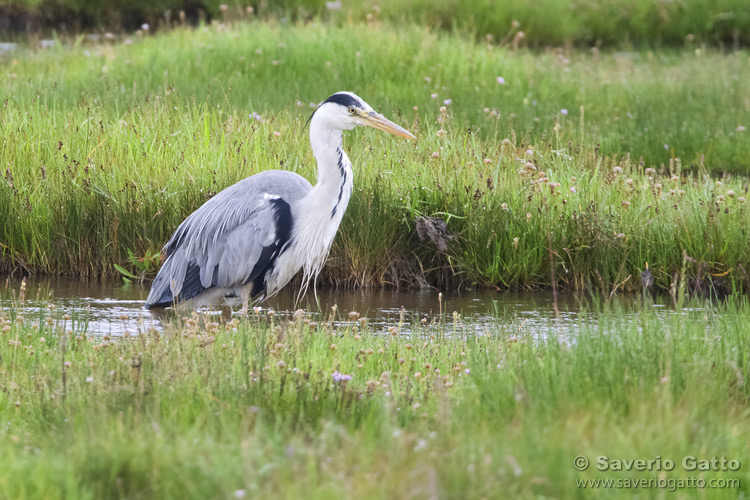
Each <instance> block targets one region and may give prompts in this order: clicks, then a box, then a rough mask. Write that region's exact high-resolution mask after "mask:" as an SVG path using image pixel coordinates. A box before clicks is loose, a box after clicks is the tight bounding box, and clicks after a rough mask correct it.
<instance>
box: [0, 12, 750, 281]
mask: <svg viewBox="0 0 750 500" xmlns="http://www.w3.org/2000/svg"><path fill="white" fill-rule="evenodd" d="M373 41H377V43H373ZM2 65H3V66H4V67H3V70H4V71H3V73H2V75H3V76H2V77H0V78H2V80H0V87H1V88H2V89H3V94H4V99H3V101H2V104H1V105H0V136H1V137H2V138H3V140H2V143H0V158H2V177H0V213H2V214H4V215H6V217H5V219H4V223H3V224H2V225H0V250H1V251H2V253H1V254H0V271H2V272H13V271H15V272H18V271H21V272H40V273H63V274H68V275H74V276H89V277H93V276H117V274H118V273H117V272H116V271H115V269H114V265H115V264H119V265H126V266H130V264H128V251H133V252H134V254H135V255H136V257H141V256H144V255H146V254H147V252H149V251H150V252H156V251H158V250H159V248H160V247H161V246H162V245H163V244H164V242H165V241H166V240H167V239H168V237H169V236H170V235H171V233H172V231H173V230H174V228H175V227H176V225H177V224H179V222H180V221H182V220H183V219H184V218H185V217H186V216H187V215H188V214H189V213H190V212H192V211H193V210H195V209H196V208H197V207H199V206H200V205H201V204H202V203H203V202H204V201H205V200H206V199H207V198H208V197H209V196H211V195H212V194H214V193H216V192H218V191H219V190H221V189H222V188H224V187H226V186H228V185H230V184H232V183H234V182H237V181H238V180H240V179H241V178H243V177H246V176H248V175H251V174H254V173H256V172H258V171H261V170H265V169H269V168H283V169H288V170H293V171H296V172H299V173H301V174H302V175H304V176H306V177H307V178H309V179H311V180H314V178H315V165H314V160H313V158H312V155H311V153H310V149H309V145H308V142H307V130H306V129H305V126H304V124H305V121H306V119H307V117H308V116H309V114H310V112H311V109H310V106H309V104H310V103H311V102H317V101H319V100H321V99H323V98H325V97H326V96H328V95H330V94H331V93H332V92H334V91H337V90H342V89H349V90H353V91H355V92H357V93H358V94H360V95H361V96H362V97H364V98H365V99H366V100H367V101H369V102H370V104H372V105H373V106H375V107H376V108H378V109H381V110H382V111H383V112H384V113H385V114H386V115H387V116H389V117H391V118H393V119H394V120H395V121H397V122H399V123H401V124H403V125H405V126H407V127H409V128H410V129H411V130H412V131H413V132H414V133H415V134H416V135H417V136H418V138H419V140H418V142H417V143H416V145H415V144H413V143H411V144H410V143H407V142H406V141H403V140H400V139H398V138H393V137H390V136H385V135H383V134H380V133H377V132H374V131H360V130H358V131H355V132H353V133H352V134H351V136H350V137H346V138H345V139H344V142H345V147H346V148H347V151H348V152H349V154H350V156H351V158H352V160H353V162H354V166H355V176H356V178H355V191H354V195H353V198H352V200H351V203H350V206H349V209H348V212H347V214H346V216H345V218H344V221H343V223H342V228H341V231H340V234H339V236H338V237H337V239H336V242H335V244H334V248H333V251H332V254H331V259H330V261H329V264H328V266H327V267H326V270H325V271H324V275H323V276H322V279H323V281H324V282H327V283H336V284H340V285H362V286H369V285H378V284H392V285H393V284H406V285H410V284H411V285H413V284H414V280H415V278H416V277H418V278H419V279H424V280H425V281H427V282H428V283H431V284H435V285H456V284H457V283H460V282H463V283H464V284H465V285H472V284H477V285H480V286H497V287H500V288H503V289H505V288H518V287H526V288H529V287H530V288H533V287H547V286H550V285H551V282H552V277H551V273H550V251H549V249H550V245H549V244H550V243H551V249H552V257H553V267H554V269H555V281H556V282H557V284H558V285H560V286H565V287H568V288H572V289H578V290H581V289H589V290H592V289H596V290H599V289H603V290H604V291H605V292H607V293H610V292H611V291H612V290H614V289H638V288H639V287H640V284H639V280H638V276H639V273H640V271H641V269H642V268H643V263H644V262H645V261H648V262H649V263H650V266H651V268H652V270H654V272H655V276H656V283H657V287H659V288H661V289H662V290H669V289H670V287H671V286H672V285H673V283H677V282H679V281H680V277H679V276H681V277H682V282H683V283H685V282H688V286H690V287H693V286H695V284H696V283H700V282H702V283H703V290H704V291H705V289H706V286H708V285H707V284H708V283H709V282H713V286H715V287H717V288H719V289H720V291H732V290H745V291H746V290H747V289H748V288H749V287H750V280H749V279H748V276H747V269H750V251H749V250H748V246H747V235H746V228H747V227H750V216H749V215H748V211H747V209H746V206H745V199H746V197H747V190H748V187H749V185H750V182H748V178H747V177H746V176H745V174H746V173H747V172H748V168H749V167H750V141H748V139H747V134H748V132H747V131H743V128H742V127H748V126H750V59H749V58H748V54H746V53H744V52H735V53H730V54H724V53H721V52H716V51H710V50H709V51H692V50H689V51H677V52H674V51H661V52H655V53H651V52H634V53H627V54H620V53H606V52H601V53H598V54H592V53H590V52H578V51H549V52H532V51H528V50H518V51H514V50H511V49H508V48H502V47H494V48H487V47H486V46H485V45H483V44H482V45H480V44H476V43H474V42H471V41H469V40H467V39H465V38H462V37H460V36H458V35H451V34H444V33H443V34H439V35H436V34H432V33H430V32H428V31H426V30H423V29H419V28H414V27H411V28H400V29H395V28H393V27H388V26H385V25H384V26H379V27H378V26H375V27H373V26H364V25H352V26H346V27H341V28H337V27H332V26H322V25H310V26H295V27H275V26H273V25H267V24H260V23H253V24H241V25H237V26H234V27H232V28H222V27H207V28H201V29H198V30H177V31H174V32H171V33H169V34H164V35H162V36H157V37H146V38H138V37H136V38H135V40H134V43H133V44H132V45H127V44H116V45H112V46H109V45H96V46H86V45H80V44H79V45H76V46H75V47H60V48H57V49H53V50H50V51H42V52H33V51H28V50H22V51H20V52H15V53H10V55H9V56H6V58H5V60H4V61H3V62H2ZM498 76H502V77H503V78H504V81H505V84H504V85H502V84H499V83H498V82H497V77H498ZM433 93H436V94H438V97H437V98H435V99H433V98H432V97H431V94H433ZM445 99H451V101H452V102H451V103H450V104H449V105H444V104H443V101H444V100H445ZM415 106H416V107H417V111H414V110H413V108H414V107H415ZM441 106H445V107H446V110H445V111H441V110H440V107H441ZM562 110H567V114H564V112H563V111H562ZM252 112H257V113H260V115H261V116H262V117H263V121H256V120H254V119H253V118H251V117H250V116H249V115H250V113H252ZM738 127H739V129H738ZM441 130H442V131H441ZM275 132H278V133H279V134H280V135H279V136H277V135H276V134H275ZM526 162H528V163H529V165H528V166H526ZM650 168H653V169H652V170H649V169H650ZM620 169H621V170H620ZM520 170H524V171H523V172H520ZM542 173H543V174H542ZM709 173H710V174H711V175H708V174H709ZM540 180H541V182H537V181H540ZM558 183H559V185H557V184H558ZM552 186H556V187H552ZM628 204H629V205H628ZM418 215H428V216H436V217H440V218H442V219H444V220H446V221H447V222H448V227H449V229H450V230H451V231H452V232H453V233H455V234H456V240H455V241H454V242H453V243H452V244H451V246H450V247H449V251H448V253H447V254H445V255H444V254H436V252H435V250H434V248H433V247H432V246H431V244H429V243H423V242H420V241H419V240H418V239H417V238H416V235H415V233H414V218H415V216H418ZM516 238H517V240H516ZM693 259H694V260H693ZM130 269H132V266H130ZM676 274H677V275H679V276H678V278H675V275H676ZM712 274H713V276H712ZM675 280H676V281H675Z"/></svg>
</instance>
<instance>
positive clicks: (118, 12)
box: [0, 0, 750, 47]
mask: <svg viewBox="0 0 750 500" xmlns="http://www.w3.org/2000/svg"><path fill="white" fill-rule="evenodd" d="M248 7H250V8H251V9H252V10H250V11H248ZM180 11H183V12H184V13H185V14H186V17H187V19H188V21H192V22H195V21H197V20H198V19H199V18H200V17H203V18H204V19H206V18H212V19H214V20H221V21H223V22H231V21H234V20H247V19H262V20H267V19H281V18H283V19H286V20H292V21H302V22H305V21H310V20H324V21H326V22H329V23H334V24H345V23H348V22H352V21H354V22H365V21H369V22H388V23H396V24H411V23H417V24H421V25H424V26H430V27H432V28H434V29H442V30H446V31H452V30H459V31H461V32H462V33H465V34H471V35H475V36H476V37H477V38H484V37H485V36H487V35H489V36H492V37H493V38H494V39H495V40H496V41H505V42H506V43H517V44H521V45H530V46H536V47H539V46H545V47H548V46H558V45H564V44H576V45H586V46H591V45H594V44H596V45H597V46H602V45H603V46H615V47H625V46H628V45H630V44H634V45H636V46H641V47H643V46H650V47H653V46H664V45H671V46H682V45H683V44H685V43H688V44H691V43H693V42H697V43H708V44H712V45H726V46H737V45H741V44H744V45H746V44H748V43H750V6H748V4H747V2H745V1H743V0H687V1H683V2H654V1H651V0H631V1H628V0H609V1H607V2H601V1H594V0H583V1H572V0H537V1H535V2H520V3H509V2H462V1H460V0H439V1H432V0H429V1H428V0H416V1H410V2H401V1H398V0H379V1H378V2H377V3H373V2H370V1H363V0H348V1H343V2H326V1H322V0H273V1H268V2H259V1H256V0H234V1H225V0H203V1H200V2H188V1H185V0H159V1H158V2H152V1H147V0H130V1H125V0H106V1H98V2H91V1H89V0H3V1H0V13H4V14H5V15H7V16H10V17H11V19H12V20H14V21H15V23H16V29H19V30H28V29H31V31H32V32H33V31H34V30H35V29H41V28H45V27H46V28H53V29H59V28H60V25H61V23H64V24H65V25H66V26H67V28H68V29H70V28H73V29H76V28H79V29H80V28H86V29H96V28H99V29H111V30H112V29H123V28H124V29H126V30H135V29H138V28H139V27H140V26H141V24H142V23H144V22H148V23H151V24H152V25H153V27H154V28H156V27H157V26H159V27H160V28H161V29H163V28H164V27H167V26H170V25H171V24H173V23H180V22H184V18H183V20H182V21H181V18H180V15H179V12H180ZM518 33H521V35H518Z"/></svg>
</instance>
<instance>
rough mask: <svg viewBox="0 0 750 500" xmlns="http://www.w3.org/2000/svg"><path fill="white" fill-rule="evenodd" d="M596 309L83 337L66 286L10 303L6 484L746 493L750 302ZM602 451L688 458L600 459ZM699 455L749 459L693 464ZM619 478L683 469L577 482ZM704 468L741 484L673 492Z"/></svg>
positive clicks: (263, 319) (153, 489)
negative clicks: (380, 330) (383, 326)
mask: <svg viewBox="0 0 750 500" xmlns="http://www.w3.org/2000/svg"><path fill="white" fill-rule="evenodd" d="M5 293H7V291H6V292H5ZM16 304H17V305H19V306H20V305H22V299H19V298H18V295H16ZM695 305H697V304H695ZM591 307H592V308H595V309H597V310H599V311H600V312H601V313H602V314H600V315H599V316H598V319H597V322H596V325H594V324H589V323H585V324H582V325H581V327H580V332H578V333H577V336H576V337H575V339H570V338H563V337H561V338H558V337H556V336H554V332H555V328H554V320H551V321H552V323H551V324H550V330H549V331H550V332H553V333H552V336H551V337H549V338H540V337H539V335H538V333H537V332H534V331H531V330H530V329H528V328H527V327H525V326H524V325H523V324H522V323H519V322H518V321H517V320H516V319H514V318H506V317H502V316H501V317H499V318H498V320H497V322H496V323H495V326H492V327H488V328H487V329H485V330H482V331H480V332H477V331H476V329H475V328H474V326H473V325H472V324H471V321H470V320H465V319H464V318H462V317H461V316H460V315H456V314H451V313H450V312H448V313H447V314H444V315H442V316H441V315H438V314H435V315H434V316H432V315H428V316H424V322H422V321H421V320H422V318H423V316H415V317H414V318H410V317H406V318H404V320H403V321H405V322H406V323H407V324H408V323H413V324H411V325H410V327H411V328H412V330H416V331H417V332H418V334H415V335H413V336H411V337H407V336H404V335H402V334H400V324H399V323H394V324H393V325H392V329H391V333H392V334H391V335H374V334H372V333H371V332H370V331H369V328H368V327H367V324H366V323H361V322H360V321H359V320H358V319H357V317H356V313H354V312H350V311H341V312H340V313H338V315H337V314H336V313H334V312H331V313H330V314H331V317H330V319H333V318H337V319H342V318H343V319H344V320H345V323H344V324H341V325H340V326H336V327H332V326H329V325H328V323H327V321H322V322H319V323H314V322H313V323H311V322H310V321H309V320H308V319H306V317H305V316H304V315H300V314H301V313H298V314H297V315H295V317H294V318H289V317H287V318H282V317H278V316H271V315H268V314H266V311H263V314H262V315H252V317H250V318H248V319H247V320H242V321H239V320H233V321H232V322H230V323H229V324H216V323H210V321H212V320H211V319H208V321H209V323H208V324H204V323H203V322H202V318H198V317H193V318H186V319H184V320H182V326H174V327H172V328H168V329H167V330H165V332H162V333H155V332H143V333H142V334H138V335H136V332H133V335H132V336H131V337H130V338H125V339H119V340H112V339H108V338H107V337H105V338H101V337H87V336H86V335H85V333H84V332H85V321H84V320H83V319H82V318H80V317H73V318H70V317H65V316H62V313H59V312H58V311H57V310H56V309H55V308H54V306H51V307H50V308H48V309H45V310H42V311H40V312H37V313H34V314H33V315H29V316H28V317H25V318H24V317H22V316H21V315H20V314H19V313H18V312H17V311H18V309H16V308H15V307H10V308H6V309H5V310H4V311H3V312H2V313H0V314H1V315H2V316H0V325H1V326H0V328H2V342H0V386H1V387H2V390H1V391H0V418H2V421H3V426H2V427H0V467H2V470H3V471H4V473H3V474H2V476H0V497H2V498H13V499H18V500H21V499H25V498H60V497H66V498H130V499H138V498H156V497H158V498H165V499H170V498H202V499H203V498H242V497H243V495H244V496H245V497H246V498H270V497H273V498H300V497H304V498H352V497H356V498H373V499H374V498H415V499H418V498H425V499H427V498H532V497H533V498H539V497H550V498H632V497H633V496H634V494H638V495H639V496H640V497H642V498H662V497H663V496H664V495H669V496H670V498H677V499H683V498H706V497H710V498H717V499H721V498H727V499H728V498H738V496H741V495H742V494H744V495H747V493H748V485H749V484H750V475H749V474H748V471H747V463H750V453H749V452H748V448H747V443H748V440H749V439H750V423H749V422H750V419H748V410H747V405H748V397H749V396H750V393H748V388H747V385H746V383H745V381H747V380H748V377H750V368H749V365H748V362H747V360H748V357H749V356H750V347H749V346H748V343H747V338H748V337H749V336H750V326H748V323H747V321H745V320H744V318H746V317H747V314H748V313H750V310H748V305H747V304H746V303H744V302H743V303H737V304H735V303H730V304H725V305H723V306H720V307H718V308H712V307H711V306H705V305H704V306H703V307H702V308H700V307H699V308H692V309H691V310H690V311H691V312H685V313H683V314H680V313H667V314H663V312H662V314H659V315H657V313H656V312H655V310H654V309H649V310H644V311H643V312H641V313H639V314H638V315H637V316H636V319H635V320H633V316H632V315H629V314H628V315H625V314H622V311H618V310H612V309H607V308H601V309H600V306H597V305H595V304H593V305H591ZM438 310H440V307H439V306H438V304H437V303H436V304H435V308H434V311H438ZM324 314H325V313H324ZM579 455H583V456H585V457H587V458H588V459H589V460H590V461H591V467H590V468H589V469H588V470H587V471H585V472H577V471H576V469H575V468H574V462H573V461H574V458H575V457H576V456H579ZM598 456H607V457H609V458H610V459H617V460H625V459H628V460H632V459H639V458H642V459H651V458H655V457H662V459H664V460H666V459H669V460H673V461H674V462H675V463H676V467H674V469H673V470H664V469H662V470H658V469H655V470H654V469H652V470H650V471H643V472H636V471H628V472H613V471H601V470H597V469H596V467H595V464H596V463H597V462H596V460H597V459H596V457H598ZM689 456H696V457H698V458H700V459H710V458H711V457H714V456H716V457H722V456H723V457H726V458H727V459H728V460H729V459H736V460H739V461H740V462H741V468H740V470H739V471H733V470H715V469H714V470H708V471H705V470H704V471H689V470H685V469H684V468H683V466H682V460H683V457H689ZM618 478H620V479H622V478H628V479H644V480H649V479H652V478H653V479H654V480H656V479H657V478H661V479H662V480H664V481H665V484H666V485H667V486H665V487H664V488H657V487H649V488H638V489H637V490H635V491H634V490H632V489H627V488H626V489H614V488H613V489H605V488H601V489H596V490H595V491H588V489H584V488H581V487H579V486H577V485H576V480H585V479H618ZM689 478H695V479H694V480H704V481H706V482H707V483H708V482H709V481H716V480H719V481H726V480H733V481H734V480H739V488H738V487H737V485H733V486H731V487H726V488H722V489H711V488H708V487H706V488H695V487H693V488H689V487H688V488H679V487H677V488H676V491H674V492H668V490H669V488H670V487H669V486H668V485H669V484H670V483H668V482H666V481H671V482H672V483H671V484H675V483H674V482H676V481H678V480H687V479H689ZM738 490H739V491H738Z"/></svg>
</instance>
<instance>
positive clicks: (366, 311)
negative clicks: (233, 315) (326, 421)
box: [0, 278, 672, 337]
mask: <svg viewBox="0 0 750 500" xmlns="http://www.w3.org/2000/svg"><path fill="white" fill-rule="evenodd" d="M20 284H21V282H20V280H7V281H6V282H5V283H4V285H3V286H1V287H0V306H2V307H3V308H8V307H10V305H11V301H13V300H15V301H16V307H17V308H18V307H19V306H18V303H17V302H18V300H17V295H18V290H19V288H20ZM14 295H15V296H16V298H15V299H14V298H13V297H14ZM147 295H148V287H147V286H142V285H135V284H130V285H125V284H119V283H86V282H82V281H70V280H65V279H54V278H53V279H29V280H28V281H27V285H26V292H25V302H24V304H23V306H22V307H21V310H22V313H23V314H24V316H26V318H27V319H31V318H33V317H34V316H35V315H38V316H39V317H40V319H41V318H42V317H43V313H44V309H47V308H49V307H54V308H55V309H54V310H53V317H56V318H62V317H64V316H66V315H67V316H69V317H70V322H71V328H72V329H74V330H76V331H79V330H80V331H84V329H85V332H86V333H87V334H94V335H111V336H120V335H123V334H124V333H125V332H128V333H131V334H136V333H139V332H147V331H149V330H150V329H152V328H155V329H158V330H161V329H163V324H164V323H167V322H170V321H172V320H174V318H175V313H174V312H172V311H166V312H163V311H154V312H152V311H148V310H146V309H144V308H143V304H144V302H145V299H146V296H147ZM294 299H295V297H294V288H293V287H288V288H287V289H286V290H284V291H282V293H281V294H279V295H278V296H276V297H274V298H272V299H270V300H268V301H266V302H264V303H262V304H261V307H262V311H261V314H265V313H266V312H267V311H268V309H269V308H270V309H273V310H274V311H275V312H276V314H277V315H279V316H284V315H288V316H291V315H292V314H293V312H294V310H295V309H296V307H295V303H294ZM614 301H615V302H616V307H615V308H614V310H616V311H617V313H616V314H619V315H622V314H623V313H625V314H634V313H635V312H636V311H638V310H640V309H641V308H642V307H643V302H642V299H641V297H617V298H615V299H614ZM333 306H336V312H335V313H333V311H332V307H333ZM297 307H302V308H304V309H307V310H309V311H312V312H313V319H314V320H318V321H320V320H323V321H327V320H329V319H330V318H333V320H334V323H342V322H346V321H349V319H348V313H349V312H351V311H356V312H358V313H359V314H360V315H361V316H362V317H364V318H367V321H368V323H369V325H370V328H371V330H372V331H374V332H377V333H386V332H388V328H389V327H391V326H393V325H395V324H398V323H399V322H402V328H401V331H402V333H409V332H410V331H414V330H417V331H418V330H419V329H420V326H421V321H422V320H423V319H426V320H427V321H428V322H431V321H433V320H434V319H437V317H438V316H440V315H441V314H443V315H444V316H443V317H444V319H445V322H446V324H447V325H449V326H448V327H447V328H446V330H447V331H451V330H452V329H453V328H454V323H455V328H457V332H459V331H460V333H478V334H483V333H485V332H486V331H487V330H488V329H489V327H490V326H491V327H492V328H501V329H503V330H506V331H509V332H511V333H512V332H513V331H514V330H519V331H520V330H523V331H526V332H531V333H533V334H534V335H535V336H539V337H546V336H548V335H551V334H554V335H555V336H560V337H571V336H574V334H575V331H576V330H577V329H578V328H579V327H580V323H581V322H586V324H587V325H588V326H590V327H591V326H593V327H595V326H596V324H597V323H598V321H599V320H600V319H601V316H602V314H615V313H614V312H612V309H611V308H607V309H605V310H604V312H602V310H600V308H599V307H598V305H597V301H593V302H592V301H591V300H590V299H586V300H583V299H581V298H579V297H576V296H575V295H572V294H568V295H561V296H560V297H559V298H558V307H557V311H555V309H554V307H553V302H552V294H551V293H534V294H530V293H495V292H486V291H484V292H461V293H456V292H446V293H443V294H442V305H441V302H440V300H439V292H438V291H436V290H420V291H408V292H400V291H395V290H376V291H371V290H364V291H355V292H351V291H338V290H322V291H320V290H319V291H318V303H316V302H315V297H314V295H313V294H312V293H308V295H307V296H306V297H305V298H304V301H303V303H302V304H300V305H299V306H297ZM648 307H650V308H655V309H656V310H657V311H658V313H659V314H669V313H671V312H672V309H671V308H670V307H668V305H667V304H666V302H663V301H662V302H656V303H652V302H650V303H649V304H648ZM608 311H609V312H608ZM454 312H456V313H458V314H459V316H457V317H455V318H454ZM207 313H208V314H216V315H219V314H221V313H222V312H221V311H219V310H216V311H207ZM84 320H85V321H84ZM454 320H455V321H454Z"/></svg>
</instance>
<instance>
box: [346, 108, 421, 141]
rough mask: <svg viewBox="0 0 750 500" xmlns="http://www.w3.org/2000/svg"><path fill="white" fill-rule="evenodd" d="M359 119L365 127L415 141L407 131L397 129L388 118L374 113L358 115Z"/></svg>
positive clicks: (400, 128)
mask: <svg viewBox="0 0 750 500" xmlns="http://www.w3.org/2000/svg"><path fill="white" fill-rule="evenodd" d="M360 117H361V118H362V121H363V122H364V123H363V124H364V125H367V126H368V127H373V128H376V129H378V130H382V131H383V132H388V133H389V134H394V135H400V136H401V137H406V138H407V139H416V137H414V136H413V135H412V134H411V133H410V132H409V131H408V130H406V129H405V128H402V127H399V126H398V125H396V124H395V123H393V122H392V121H390V120H389V119H388V118H386V117H385V116H383V115H381V114H378V113H376V112H375V111H370V112H369V113H362V114H360Z"/></svg>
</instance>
